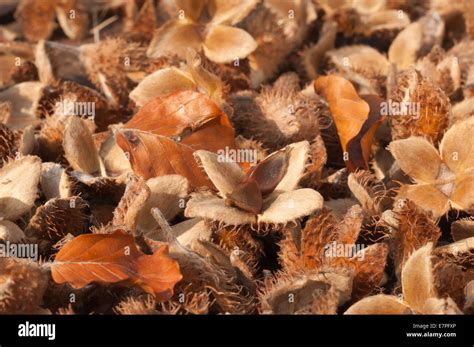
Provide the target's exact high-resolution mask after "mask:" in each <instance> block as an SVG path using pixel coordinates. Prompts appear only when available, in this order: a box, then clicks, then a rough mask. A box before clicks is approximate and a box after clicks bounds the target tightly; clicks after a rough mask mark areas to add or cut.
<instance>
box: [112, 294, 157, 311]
mask: <svg viewBox="0 0 474 347" xmlns="http://www.w3.org/2000/svg"><path fill="white" fill-rule="evenodd" d="M114 311H115V312H117V313H118V314H123V315H127V314H137V315H145V314H157V313H158V311H157V310H156V301H155V299H153V297H152V296H151V295H147V296H146V297H143V296H141V297H127V298H125V299H124V300H122V301H120V302H119V303H118V304H117V306H115V308H114Z"/></svg>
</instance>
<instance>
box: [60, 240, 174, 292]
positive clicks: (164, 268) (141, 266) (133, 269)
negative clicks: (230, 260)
mask: <svg viewBox="0 0 474 347" xmlns="http://www.w3.org/2000/svg"><path fill="white" fill-rule="evenodd" d="M51 275H52V277H53V280H54V281H55V282H56V283H69V284H71V285H72V286H73V287H74V288H82V287H84V286H86V285H88V284H89V283H91V282H99V283H105V284H107V283H119V284H125V285H132V284H134V285H138V286H140V287H141V288H143V289H144V290H145V291H146V292H148V293H150V294H152V295H154V296H156V297H158V298H160V299H166V298H169V297H170V296H171V295H172V294H173V287H174V286H175V284H176V283H177V282H179V281H180V280H181V278H182V276H181V273H180V270H179V265H178V263H177V262H176V261H175V260H172V259H171V258H169V256H168V247H167V246H162V247H161V248H159V249H158V250H156V251H155V252H154V253H153V255H145V254H143V253H141V252H140V251H139V250H138V248H137V246H136V244H135V241H134V239H133V236H131V235H127V234H126V233H124V232H122V231H117V232H115V233H113V234H90V235H81V236H78V237H76V238H75V239H73V240H71V241H69V242H68V243H67V244H66V245H64V246H63V247H62V248H61V250H60V251H59V252H58V254H57V255H56V257H55V259H54V262H53V263H52V264H51Z"/></svg>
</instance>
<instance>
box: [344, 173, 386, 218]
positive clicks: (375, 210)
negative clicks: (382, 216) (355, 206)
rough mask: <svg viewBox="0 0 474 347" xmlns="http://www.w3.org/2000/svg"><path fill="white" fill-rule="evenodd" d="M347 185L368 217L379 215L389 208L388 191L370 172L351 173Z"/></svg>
mask: <svg viewBox="0 0 474 347" xmlns="http://www.w3.org/2000/svg"><path fill="white" fill-rule="evenodd" d="M347 185H348V186H349V189H350V190H351V192H352V194H354V196H355V197H356V199H357V200H358V201H359V203H360V204H361V206H362V209H363V211H364V213H365V214H366V215H367V216H375V215H378V214H379V213H381V212H383V210H384V208H385V207H387V205H388V202H389V198H388V196H387V195H388V192H387V189H386V187H385V185H384V184H383V182H380V181H378V180H377V179H376V177H375V176H374V175H373V174H371V173H370V172H369V171H365V170H359V171H357V172H354V173H351V174H350V175H349V178H348V180H347Z"/></svg>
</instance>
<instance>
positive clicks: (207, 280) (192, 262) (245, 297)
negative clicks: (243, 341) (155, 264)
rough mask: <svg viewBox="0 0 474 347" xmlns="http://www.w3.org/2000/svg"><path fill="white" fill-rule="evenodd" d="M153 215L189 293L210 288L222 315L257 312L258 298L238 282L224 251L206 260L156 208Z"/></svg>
mask: <svg viewBox="0 0 474 347" xmlns="http://www.w3.org/2000/svg"><path fill="white" fill-rule="evenodd" d="M153 216H154V217H155V219H156V220H157V222H158V224H159V225H160V227H161V232H162V236H163V239H164V240H166V241H167V242H168V243H169V247H170V248H169V249H170V256H171V257H173V258H174V259H176V260H177V261H178V262H179V264H180V270H181V273H182V274H183V279H182V280H181V282H180V283H181V284H182V285H185V284H187V285H189V287H187V286H186V290H191V291H193V292H202V291H203V290H204V289H206V288H207V289H208V290H209V291H210V292H211V297H212V300H215V305H217V307H218V311H219V312H221V313H226V312H228V313H236V314H244V313H251V312H253V311H254V310H255V297H254V295H253V294H252V293H251V292H249V289H248V288H246V287H245V286H244V285H243V284H242V282H241V281H239V280H238V272H237V271H236V269H235V268H234V267H233V266H232V265H231V263H230V260H229V259H228V258H227V261H225V258H226V257H225V253H223V252H222V251H220V252H218V253H217V254H216V257H213V256H210V254H209V256H206V257H203V256H201V255H199V254H198V253H196V252H194V251H192V250H190V249H188V248H185V247H183V246H182V245H181V244H180V243H179V242H178V240H177V239H176V237H175V236H174V234H173V231H172V229H171V228H170V226H169V225H168V223H167V222H166V219H164V216H163V215H162V214H161V212H159V210H158V209H153ZM145 241H146V242H147V244H148V245H149V246H150V247H151V248H152V249H153V247H155V246H154V245H155V244H156V241H153V240H151V239H148V238H145ZM214 246H215V247H217V246H216V245H214ZM215 251H216V250H213V251H212V252H213V253H215ZM217 258H218V259H220V260H218V259H217ZM176 294H178V293H177V292H176Z"/></svg>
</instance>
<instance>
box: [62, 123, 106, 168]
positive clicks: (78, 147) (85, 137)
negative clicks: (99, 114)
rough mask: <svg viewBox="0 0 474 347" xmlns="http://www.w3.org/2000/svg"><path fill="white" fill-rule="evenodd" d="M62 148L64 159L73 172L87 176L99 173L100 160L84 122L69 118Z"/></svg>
mask: <svg viewBox="0 0 474 347" xmlns="http://www.w3.org/2000/svg"><path fill="white" fill-rule="evenodd" d="M63 148H64V153H65V157H66V158H67V160H68V162H69V164H70V165H71V167H72V168H73V169H74V170H78V171H81V172H84V173H88V174H94V173H98V172H99V171H100V159H99V154H98V152H97V149H96V147H95V145H94V141H93V138H92V133H91V132H90V130H89V128H88V127H87V125H86V123H85V121H84V120H82V119H81V118H79V117H77V116H71V117H69V119H68V120H67V122H66V128H65V129H64V139H63Z"/></svg>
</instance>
